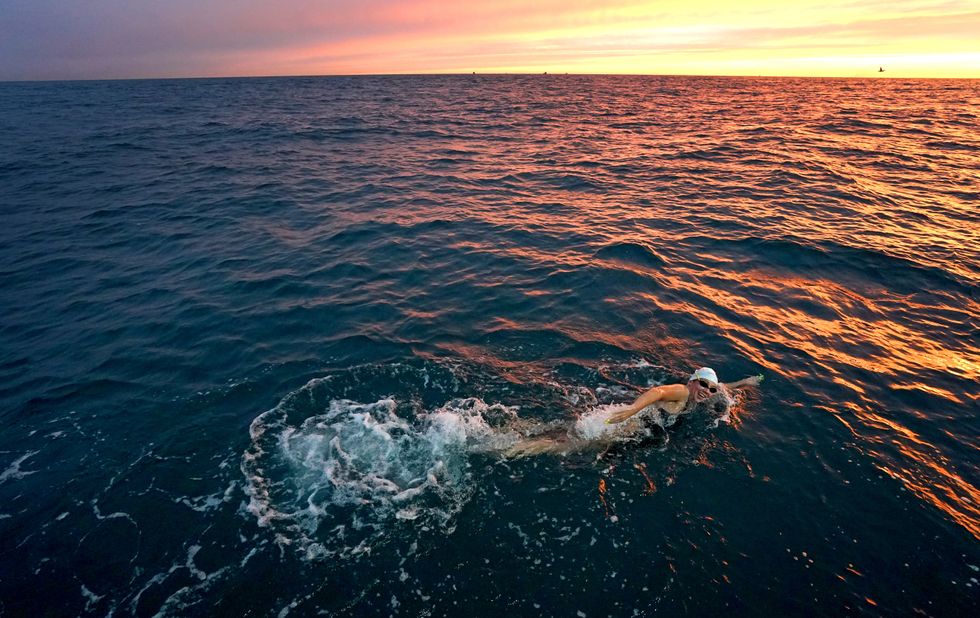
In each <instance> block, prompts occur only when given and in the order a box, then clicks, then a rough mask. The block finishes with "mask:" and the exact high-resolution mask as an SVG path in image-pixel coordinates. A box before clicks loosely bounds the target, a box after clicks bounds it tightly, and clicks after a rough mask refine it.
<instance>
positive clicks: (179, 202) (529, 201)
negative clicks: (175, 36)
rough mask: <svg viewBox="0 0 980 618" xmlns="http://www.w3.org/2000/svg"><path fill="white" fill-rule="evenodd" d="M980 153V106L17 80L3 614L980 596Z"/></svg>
mask: <svg viewBox="0 0 980 618" xmlns="http://www.w3.org/2000/svg"><path fill="white" fill-rule="evenodd" d="M978 152H980V82H977V81H939V80H931V81H930V80H922V81H903V80H875V81H872V80H867V81H864V80H792V79H727V78H724V79H723V78H655V77H578V76H547V77H543V76H536V77H530V76H524V77H503V76H500V77H490V76H456V77H377V78H374V77H363V78H362V77H358V78H322V79H234V80H179V81H134V82H84V83H81V82H80V83H35V84H31V83H21V84H18V83H8V84H0V212H2V219H0V315H2V316H3V318H2V323H0V414H2V415H3V417H2V418H3V426H4V431H3V433H2V434H0V603H2V606H0V610H2V611H0V613H3V614H5V615H12V616H13V615H39V614H45V615H77V614H85V615H90V614H94V615H106V614H112V615H116V616H121V615H140V616H151V615H164V616H167V615H215V614H223V615H254V616H269V615H279V616H284V615H301V616H306V615H347V614H351V615H364V616H374V615H378V616H381V615H385V616H387V615H404V616H416V615H426V616H455V615H463V614H468V615H481V616H497V615H501V614H502V613H504V612H509V613H515V614H517V615H530V614H534V615H556V616H558V615H561V616H575V615H585V616H636V615H648V614H652V613H654V612H664V613H665V614H666V615H674V614H698V615H707V614H710V613H716V612H722V611H723V612H726V613H728V614H735V615H759V614H761V613H763V612H766V613H769V612H772V613H778V614H788V613H792V614H806V615H825V616H838V615H841V614H842V613H844V614H868V615H908V614H912V613H921V614H923V615H931V616H950V615H966V614H970V613H975V612H976V610H977V609H978V599H980V584H978V581H977V580H978V578H980V573H978V567H980V544H978V539H980V489H978V486H980V468H978V464H980V457H978V454H977V453H978V448H980V442H978V435H980V414H978V412H980V409H978V407H980V406H978V401H980V388H978V378H980V335H978V321H980V320H978V316H980V295H978V290H980V249H978V247H980V216H978V214H977V205H978V198H980V181H978V178H980V155H978V154H977V153H978ZM701 365H710V366H713V367H715V368H716V369H717V371H718V373H719V375H720V376H721V379H722V380H723V381H727V380H735V379H737V378H741V377H744V376H747V375H752V374H756V373H762V374H764V375H765V376H766V379H765V381H764V382H763V384H762V386H761V388H759V389H751V390H747V391H745V392H744V393H742V394H741V395H740V396H739V397H738V398H737V402H736V404H735V406H734V407H733V408H732V409H731V411H730V414H727V415H725V417H724V418H723V419H722V420H723V421H726V422H718V420H719V419H718V418H717V415H715V416H713V415H712V412H711V411H710V410H709V411H699V412H697V413H695V414H692V415H690V416H688V417H685V418H683V419H682V420H681V422H678V423H677V424H675V425H674V426H671V427H669V428H668V429H667V430H666V431H664V432H662V433H661V434H660V435H658V436H657V437H656V439H655V440H652V441H650V440H647V441H643V442H640V443H637V442H636V441H634V440H632V439H622V440H618V439H617V440H613V442H614V444H613V445H612V447H608V448H607V446H608V445H607V446H603V447H602V448H598V447H597V448H595V449H589V448H586V449H583V450H581V451H580V452H575V453H570V454H564V455H551V454H544V455H539V456H536V457H527V458H523V459H510V458H507V457H505V456H503V455H502V454H501V450H502V449H505V448H506V447H507V446H508V445H510V444H513V442H514V440H520V439H522V437H524V436H527V435H535V434H536V433H539V432H541V431H545V430H555V428H557V430H558V431H559V432H560V431H564V429H563V428H566V427H568V426H578V427H581V426H582V425H583V423H585V424H588V423H590V422H592V421H595V420H596V419H601V418H602V414H607V413H608V411H609V410H610V409H611V408H614V407H615V405H616V404H621V403H623V402H628V401H630V400H632V398H633V397H634V396H635V394H636V392H637V391H636V389H639V388H643V387H646V386H649V385H652V384H657V383H663V382H671V381H678V380H683V379H684V376H686V375H687V373H689V372H690V371H691V370H692V369H693V368H695V367H698V366H701ZM576 423H577V425H576ZM600 425H601V423H600Z"/></svg>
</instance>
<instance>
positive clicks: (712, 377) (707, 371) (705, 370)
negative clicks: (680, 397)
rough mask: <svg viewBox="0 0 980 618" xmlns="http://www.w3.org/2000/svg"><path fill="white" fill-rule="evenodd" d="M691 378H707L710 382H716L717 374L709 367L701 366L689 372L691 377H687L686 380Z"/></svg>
mask: <svg viewBox="0 0 980 618" xmlns="http://www.w3.org/2000/svg"><path fill="white" fill-rule="evenodd" d="M691 380H707V381H708V382H711V383H712V384H718V374H717V373H715V370H714V369H712V368H711V367H702V368H700V369H698V370H697V371H695V372H694V373H692V374H691V377H690V378H688V379H687V381H688V382H690V381H691Z"/></svg>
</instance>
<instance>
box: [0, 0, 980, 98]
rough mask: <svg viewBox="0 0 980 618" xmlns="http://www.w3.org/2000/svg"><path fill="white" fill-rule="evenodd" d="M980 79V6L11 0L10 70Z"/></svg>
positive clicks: (0, 44)
mask: <svg viewBox="0 0 980 618" xmlns="http://www.w3.org/2000/svg"><path fill="white" fill-rule="evenodd" d="M879 66H883V67H884V68H885V69H886V72H885V73H884V74H883V75H884V76H885V77H974V78H977V77H980V0H970V1H959V0H951V1H943V0H934V1H929V0H925V1H922V0H919V1H911V0H868V1H857V0H820V1H817V2H813V1H808V0H804V1H801V2H796V1H794V0H741V1H739V2H719V1H718V0H710V1H708V0H653V1H647V2H637V1H632V0H610V1H606V2H600V1H598V0H536V1H534V2H529V1H516V0H486V1H484V2H479V3H469V2H465V1H453V2H446V1H443V0H399V1H395V0H360V1H356V0H168V1H159V0H153V1H149V0H89V1H86V2H81V1H79V0H0V79H4V80H10V79H64V78H120V77H185V76H186V77H192V76H226V75H227V76H231V75H328V74H357V73H460V72H467V73H468V72H470V71H478V72H542V71H548V72H552V73H564V72H569V73H650V74H707V75H813V76H818V75H825V76H843V77H852V76H873V75H874V76H877V69H878V67H879Z"/></svg>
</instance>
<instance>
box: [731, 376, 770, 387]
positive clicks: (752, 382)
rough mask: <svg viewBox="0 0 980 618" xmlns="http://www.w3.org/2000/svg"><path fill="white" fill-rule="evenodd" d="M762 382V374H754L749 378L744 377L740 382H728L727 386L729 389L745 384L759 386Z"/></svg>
mask: <svg viewBox="0 0 980 618" xmlns="http://www.w3.org/2000/svg"><path fill="white" fill-rule="evenodd" d="M761 382H762V374H761V373H760V374H759V375H757V376H752V377H749V378H742V379H741V380H739V381H738V382H732V383H731V384H726V385H725V387H726V388H728V389H734V388H742V387H743V386H759V384H760V383H761Z"/></svg>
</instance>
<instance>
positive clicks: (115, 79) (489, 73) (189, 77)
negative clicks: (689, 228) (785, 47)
mask: <svg viewBox="0 0 980 618" xmlns="http://www.w3.org/2000/svg"><path fill="white" fill-rule="evenodd" d="M474 75H477V76H478V75H486V76H492V77H509V76H539V77H543V76H546V75H547V76H559V77H562V76H576V77H605V76H620V77H623V76H625V77H712V78H719V77H722V78H750V79H760V78H765V79H879V80H880V79H905V80H919V79H934V80H980V77H900V76H895V75H878V74H877V73H874V74H871V75H866V76H865V75H756V74H710V73H573V72H563V71H559V72H551V71H540V72H537V71H535V72H530V71H508V72H496V71H486V72H484V71H467V72H433V73H309V74H303V73H298V74H285V75H185V76H180V77H172V76H170V77H67V78H37V79H34V78H26V79H0V84H36V83H53V82H125V81H164V80H169V81H177V80H205V79H297V78H334V77H457V76H459V77H461V76H469V77H472V76H474Z"/></svg>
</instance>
